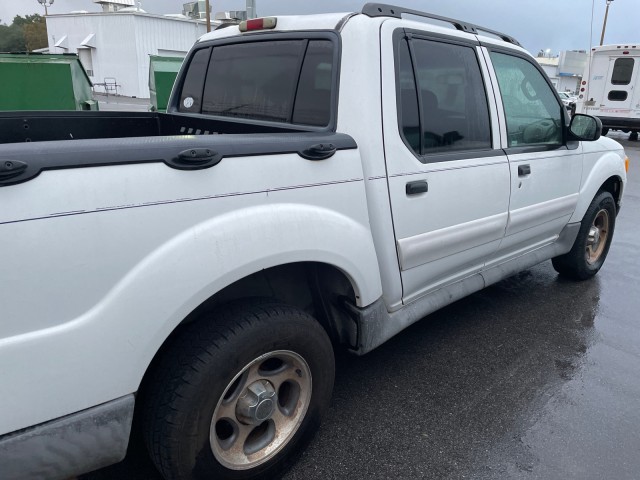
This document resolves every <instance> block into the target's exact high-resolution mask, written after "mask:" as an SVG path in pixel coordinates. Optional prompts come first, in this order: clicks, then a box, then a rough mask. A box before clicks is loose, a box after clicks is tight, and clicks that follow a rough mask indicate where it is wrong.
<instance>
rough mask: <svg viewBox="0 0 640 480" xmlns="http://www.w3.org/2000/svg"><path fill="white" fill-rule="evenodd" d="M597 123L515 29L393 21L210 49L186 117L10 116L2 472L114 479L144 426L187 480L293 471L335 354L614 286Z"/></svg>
mask: <svg viewBox="0 0 640 480" xmlns="http://www.w3.org/2000/svg"><path fill="white" fill-rule="evenodd" d="M407 15H409V16H410V17H411V19H407V18H404V17H406V16H407ZM433 19H435V20H438V21H439V23H438V25H434V24H431V23H428V22H429V21H430V20H433ZM443 22H444V24H443ZM446 24H449V25H451V26H452V27H453V28H447V25H446ZM600 129H601V125H600V124H599V121H598V120H597V119H595V118H593V117H590V116H586V115H576V116H574V117H573V118H572V119H571V120H570V119H569V118H568V115H567V112H566V109H565V108H563V106H562V103H561V101H560V99H559V98H558V95H557V93H556V92H555V90H554V88H553V86H552V84H551V83H550V82H549V80H548V78H547V77H546V76H545V74H544V73H543V72H542V70H541V69H540V67H539V66H538V65H537V63H536V62H535V61H534V60H533V59H532V58H531V56H530V55H529V54H528V53H527V52H526V51H525V50H524V49H522V48H521V47H520V46H519V45H518V43H517V42H516V41H515V40H514V39H513V38H511V37H509V36H507V35H504V34H501V33H499V32H494V31H491V30H487V29H484V28H481V27H478V26H475V25H472V24H469V23H465V22H462V21H458V20H453V19H447V18H442V17H438V16H435V15H431V14H428V13H424V12H417V11H410V10H406V9H402V8H400V7H394V6H389V5H381V4H367V5H366V6H365V7H364V8H363V10H362V12H360V13H350V14H329V15H314V16H295V17H293V16H292V17H286V16H284V17H277V18H275V17H270V18H262V19H254V20H249V21H247V22H244V23H243V24H241V25H240V26H232V27H227V28H224V29H221V30H217V31H214V32H212V33H211V34H207V35H205V36H204V37H203V38H201V39H200V40H199V41H198V42H197V43H196V45H195V46H194V47H193V49H192V50H191V52H190V53H189V55H188V57H187V59H186V61H185V64H184V66H183V69H182V71H181V73H180V75H179V76H178V80H177V82H176V85H175V87H174V90H173V94H172V99H171V102H170V106H169V109H168V113H166V114H160V113H155V112H149V113H139V114H134V113H111V112H104V113H101V112H71V113H63V112H55V113H45V112H35V113H34V112H32V113H25V112H21V113H5V114H3V115H0V142H1V143H2V144H1V145H0V205H2V209H0V250H1V251H2V263H1V265H2V268H0V308H1V310H0V312H1V316H0V478H2V479H3V480H10V479H11V480H13V479H26V478H29V479H30V478H45V479H61V478H65V477H68V476H70V475H73V474H79V473H82V472H86V471H90V470H92V469H96V468H98V467H101V466H104V465H108V464H110V463H114V462H117V461H119V460H120V459H122V458H123V457H124V455H125V452H126V450H127V445H128V443H129V438H130V434H131V431H132V425H133V428H134V429H139V432H140V435H141V437H142V438H143V439H144V442H145V443H146V445H147V447H148V450H149V453H150V455H151V457H152V459H153V461H154V463H155V464H156V466H157V468H158V470H159V471H160V472H161V473H162V475H163V476H164V478H166V479H200V478H234V479H235V478H243V479H245V478H258V477H270V476H272V475H274V474H275V473H276V472H277V471H279V470H280V469H282V468H284V467H285V466H286V464H287V463H288V461H289V460H290V459H291V458H292V454H293V453H294V452H297V451H300V450H301V448H303V445H304V443H305V442H306V441H307V440H308V439H309V438H310V437H311V435H312V434H313V432H314V430H315V429H316V427H317V425H318V423H319V421H320V418H321V416H322V413H323V412H324V411H325V409H326V407H327V405H328V403H329V400H330V396H331V390H332V384H333V379H334V355H333V351H334V349H335V348H347V349H349V350H351V351H353V352H355V353H356V354H364V353H366V352H368V351H370V350H372V349H374V348H376V347H377V346H378V345H380V344H381V343H383V342H384V341H385V340H387V339H389V338H390V337H392V336H393V335H395V334H396V333H398V332H400V331H401V330H402V329H404V328H405V327H407V326H408V325H410V324H412V323H413V322H415V321H417V320H419V319H421V318H423V317H424V316H426V315H428V314H429V313H430V312H433V311H434V310H436V309H438V308H441V307H442V306H444V305H447V304H449V303H451V302H454V301H455V300H457V299H459V298H462V297H464V296H465V295H469V294H470V293H472V292H475V291H478V290H480V289H482V288H484V287H486V286H487V285H490V284H492V283H494V282H497V281H498V280H500V279H503V278H505V277H507V276H509V275H512V274H514V273H516V272H518V271H520V270H522V269H526V268H529V267H531V266H533V265H535V264H537V263H540V262H543V261H545V260H549V259H553V265H554V267H555V268H556V270H557V271H558V272H559V273H560V274H561V275H563V276H566V277H570V278H574V279H586V278H589V277H591V276H593V275H595V274H596V273H597V271H598V270H599V269H600V267H601V266H602V264H603V262H604V259H605V257H606V255H607V251H608V249H609V246H610V244H611V239H612V235H613V231H614V226H615V220H616V214H617V213H618V210H619V208H620V203H621V198H622V192H623V191H624V185H625V181H626V165H625V154H624V152H623V149H622V148H621V146H620V145H619V144H618V143H616V142H615V141H613V140H611V139H607V138H599V136H600ZM627 165H628V160H627ZM514 321H515V320H514Z"/></svg>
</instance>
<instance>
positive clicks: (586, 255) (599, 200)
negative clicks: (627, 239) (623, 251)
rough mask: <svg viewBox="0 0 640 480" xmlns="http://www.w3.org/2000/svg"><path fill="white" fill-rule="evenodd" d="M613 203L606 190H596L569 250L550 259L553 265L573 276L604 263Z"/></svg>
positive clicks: (612, 225) (593, 271) (587, 275)
mask: <svg viewBox="0 0 640 480" xmlns="http://www.w3.org/2000/svg"><path fill="white" fill-rule="evenodd" d="M615 222H616V205H615V202H614V200H613V197H612V196H611V194H610V193H609V192H600V193H598V195H596V197H595V198H594V199H593V201H592V202H591V205H589V208H588V209H587V213H585V215H584V218H583V219H582V222H581V225H580V231H579V232H578V236H577V237H576V241H575V243H574V244H573V248H572V249H571V251H570V252H569V253H567V254H565V255H561V256H559V257H556V258H554V259H553V260H552V262H553V268H555V270H556V271H557V272H558V273H559V274H560V275H562V276H564V277H567V278H571V279H574V280H586V279H588V278H591V277H593V276H594V275H595V274H596V273H598V271H599V270H600V268H602V265H603V264H604V260H605V258H607V253H609V247H610V245H611V240H612V238H613V230H614V228H615Z"/></svg>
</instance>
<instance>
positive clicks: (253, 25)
mask: <svg viewBox="0 0 640 480" xmlns="http://www.w3.org/2000/svg"><path fill="white" fill-rule="evenodd" d="M277 23H278V19H277V18H276V17H264V18H252V19H251V20H244V21H242V22H240V25H239V28H240V31H241V32H253V31H255V30H269V29H272V28H276V24H277Z"/></svg>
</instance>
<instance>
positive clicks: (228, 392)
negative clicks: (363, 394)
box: [143, 303, 334, 479]
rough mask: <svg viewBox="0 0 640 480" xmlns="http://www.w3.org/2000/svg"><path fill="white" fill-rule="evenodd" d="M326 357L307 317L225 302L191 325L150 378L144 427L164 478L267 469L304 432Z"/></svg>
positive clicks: (276, 466) (282, 462)
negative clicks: (215, 312) (221, 306)
mask: <svg viewBox="0 0 640 480" xmlns="http://www.w3.org/2000/svg"><path fill="white" fill-rule="evenodd" d="M333 379H334V357H333V350H332V347H331V343H330V341H329V338H328V336H327V334H326V332H325V331H324V330H323V328H322V327H321V326H320V324H318V322H316V321H315V320H314V319H313V318H312V317H310V316H309V315H307V314H306V313H304V312H302V311H300V310H298V309H295V308H293V307H289V306H285V305H279V304H275V303H259V304H255V303H254V304H250V305H246V306H243V305H232V306H229V307H227V308H225V309H224V310H223V311H221V312H219V313H218V314H217V315H215V316H214V318H211V319H202V320H201V321H199V322H195V323H193V324H191V325H189V326H188V327H187V328H186V329H185V331H183V332H182V333H181V335H179V337H178V338H177V339H176V340H175V341H174V342H173V344H172V345H171V347H170V348H169V349H168V350H167V351H166V352H165V353H164V355H163V357H162V359H161V361H160V362H159V364H158V365H157V366H156V368H155V369H154V373H153V375H152V377H151V378H150V382H151V387H150V390H149V391H148V393H147V395H146V400H145V411H144V418H143V432H144V436H145V441H146V444H147V447H148V450H149V452H150V454H151V457H152V459H153V461H154V463H155V464H156V466H157V467H158V469H159V470H160V472H161V473H162V474H163V476H164V477H165V478H166V479H205V478H207V479H211V478H230V479H253V478H270V477H272V476H273V475H275V474H276V473H277V472H278V471H280V470H282V469H283V468H285V467H286V466H287V464H288V463H289V461H290V460H291V458H292V456H295V453H299V452H300V450H301V448H302V447H303V446H304V445H305V444H306V442H307V441H308V440H310V438H311V436H312V435H313V433H314V432H315V430H316V428H317V426H318V425H319V423H320V418H321V416H322V414H323V412H324V411H325V410H326V408H327V406H328V404H329V400H330V397H331V390H332V387H333Z"/></svg>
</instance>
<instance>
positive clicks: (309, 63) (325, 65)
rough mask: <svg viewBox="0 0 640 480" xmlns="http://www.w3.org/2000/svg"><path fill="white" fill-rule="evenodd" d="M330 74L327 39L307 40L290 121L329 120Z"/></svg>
mask: <svg viewBox="0 0 640 480" xmlns="http://www.w3.org/2000/svg"><path fill="white" fill-rule="evenodd" d="M332 77H333V44H332V43H331V42H330V41H328V40H312V41H310V42H309V46H308V47H307V53H306V55H305V57H304V63H303V64H302V72H301V73H300V82H299V84H298V93H297V94H296V100H295V102H296V103H295V107H294V109H293V123H301V124H303V125H317V126H324V125H328V124H329V121H330V119H331V84H332Z"/></svg>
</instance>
